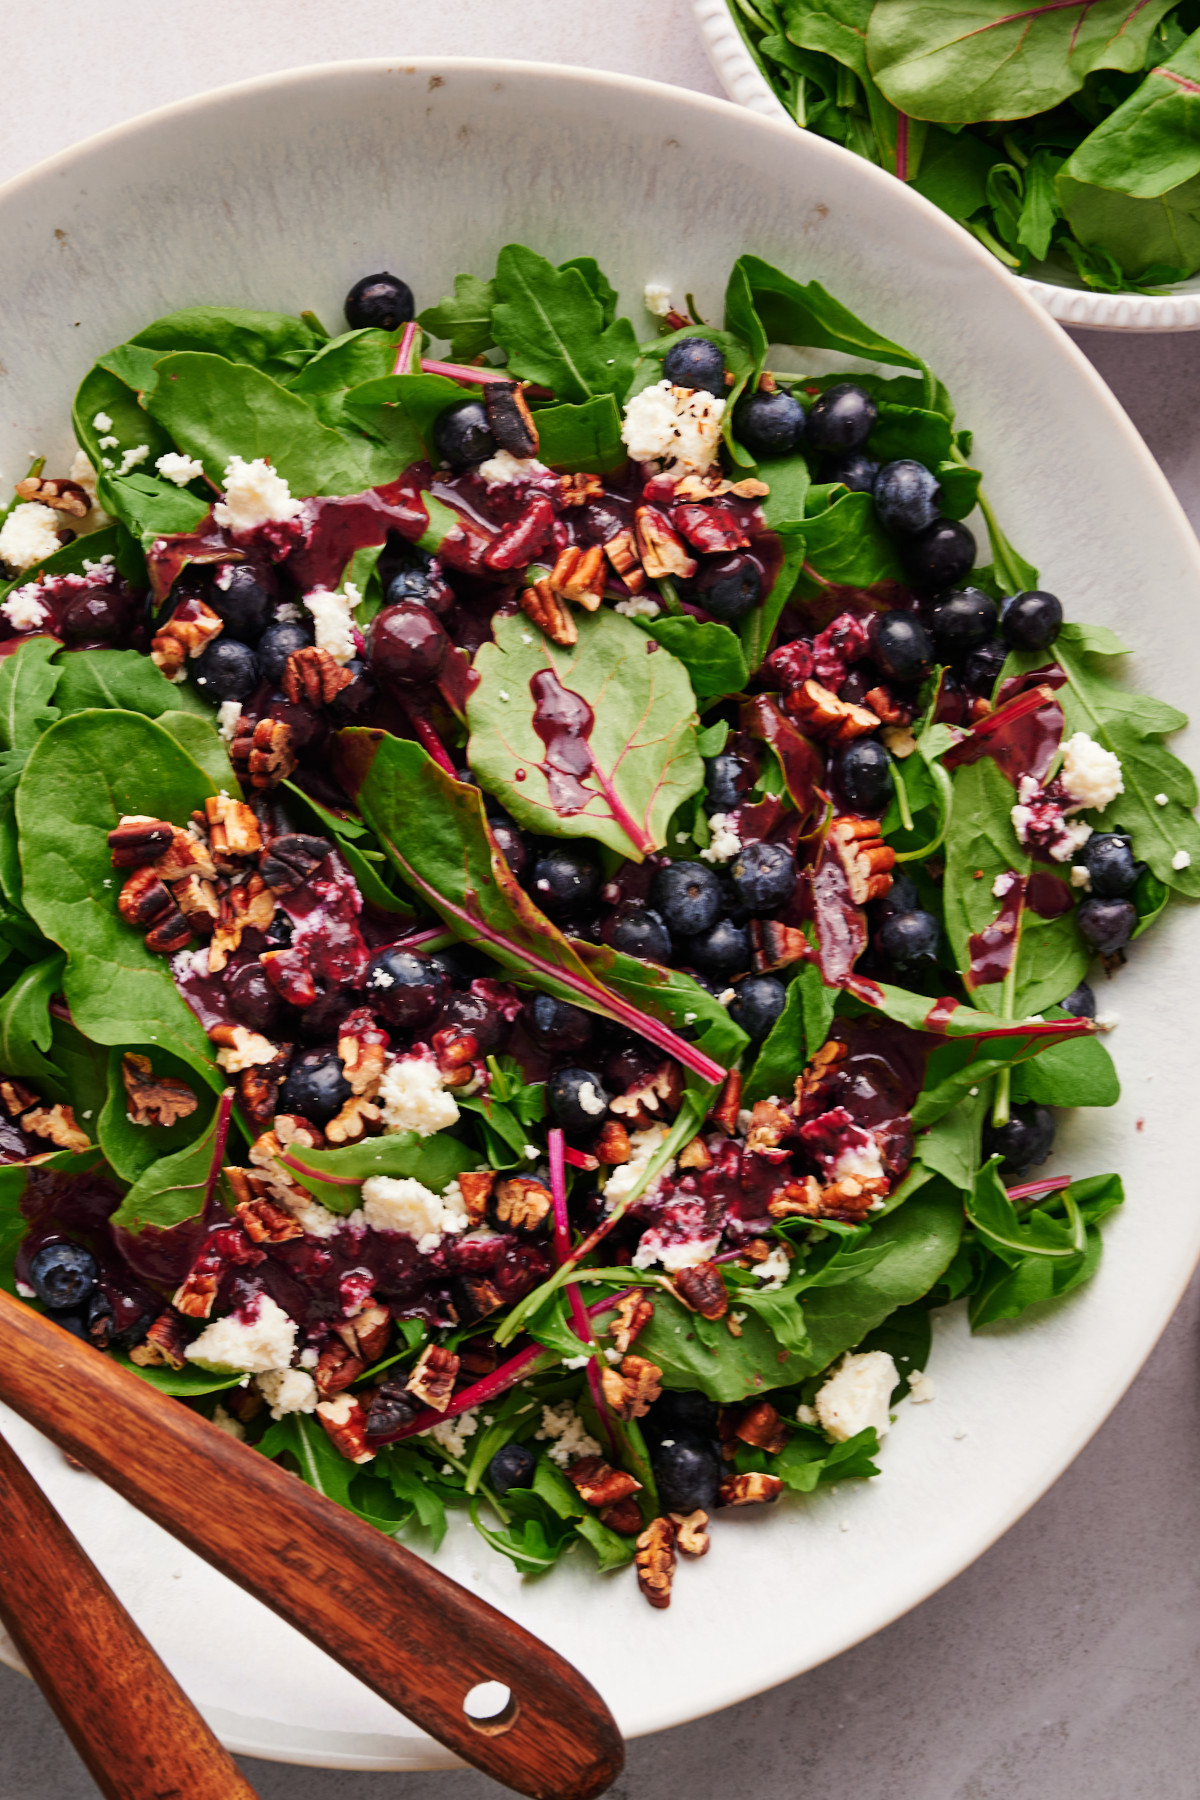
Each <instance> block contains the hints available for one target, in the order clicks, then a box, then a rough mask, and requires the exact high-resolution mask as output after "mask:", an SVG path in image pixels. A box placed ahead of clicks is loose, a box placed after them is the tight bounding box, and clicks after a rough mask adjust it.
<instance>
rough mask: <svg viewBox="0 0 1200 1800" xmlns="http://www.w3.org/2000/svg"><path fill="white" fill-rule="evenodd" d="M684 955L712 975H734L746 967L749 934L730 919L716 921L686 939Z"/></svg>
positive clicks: (748, 963)
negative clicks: (685, 952)
mask: <svg viewBox="0 0 1200 1800" xmlns="http://www.w3.org/2000/svg"><path fill="white" fill-rule="evenodd" d="M687 952H688V956H689V957H690V958H691V959H692V960H693V961H694V962H696V963H697V964H699V966H700V968H702V969H708V970H710V971H711V972H712V973H713V974H714V975H736V974H738V973H739V972H740V971H741V970H742V969H748V968H749V967H750V934H749V932H748V931H747V930H746V927H745V926H744V925H735V924H734V922H733V920H732V919H718V920H717V922H716V924H715V925H710V926H709V928H708V930H707V931H702V932H699V933H698V934H697V935H696V936H695V937H692V938H689V939H688V945H687Z"/></svg>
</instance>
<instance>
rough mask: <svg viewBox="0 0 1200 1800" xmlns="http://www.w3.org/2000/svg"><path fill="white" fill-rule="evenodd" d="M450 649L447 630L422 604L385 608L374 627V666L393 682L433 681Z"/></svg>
mask: <svg viewBox="0 0 1200 1800" xmlns="http://www.w3.org/2000/svg"><path fill="white" fill-rule="evenodd" d="M449 649H450V639H449V638H448V637H447V636H446V633H445V630H444V629H443V627H442V626H441V624H439V622H438V620H437V619H435V618H434V616H433V614H432V613H431V612H430V610H429V608H428V607H427V606H422V605H421V603H420V601H419V600H401V601H399V602H398V603H397V604H396V605H395V606H385V607H384V609H383V611H382V612H380V613H377V614H376V617H375V623H374V624H373V625H372V627H371V663H372V666H373V667H374V668H375V669H377V670H378V672H379V674H381V675H383V676H384V677H386V678H387V679H389V680H392V681H402V682H423V681H432V679H433V677H434V676H435V675H436V674H437V672H438V670H439V669H440V668H441V666H442V664H443V663H444V662H445V660H446V656H447V653H448V652H449Z"/></svg>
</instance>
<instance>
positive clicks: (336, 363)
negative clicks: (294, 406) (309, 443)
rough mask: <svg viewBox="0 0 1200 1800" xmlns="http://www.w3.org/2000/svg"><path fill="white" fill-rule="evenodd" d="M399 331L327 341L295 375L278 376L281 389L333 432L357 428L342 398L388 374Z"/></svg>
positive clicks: (356, 333) (358, 333) (352, 333)
mask: <svg viewBox="0 0 1200 1800" xmlns="http://www.w3.org/2000/svg"><path fill="white" fill-rule="evenodd" d="M401 336H402V330H401V331H379V330H374V329H368V330H363V331H347V332H344V333H343V334H342V336H341V337H336V338H331V339H330V341H329V343H327V344H324V345H323V346H322V347H321V349H320V350H318V352H317V354H316V355H315V356H313V357H311V358H310V359H309V361H308V362H306V363H305V364H304V366H303V368H301V369H300V370H298V371H297V373H296V374H294V375H291V376H290V377H289V376H284V377H281V378H280V379H281V380H282V382H283V385H284V387H286V388H290V389H291V391H292V393H293V394H301V395H302V396H303V397H304V399H305V400H306V401H307V403H308V405H309V406H311V407H312V409H313V411H314V412H315V413H316V415H317V417H318V418H319V419H320V420H321V423H322V424H323V425H330V426H332V427H333V428H334V430H340V429H342V428H344V427H346V426H349V427H350V428H351V429H354V428H356V427H361V426H362V424H363V421H362V420H361V419H357V418H353V417H350V416H349V415H348V414H347V412H346V396H347V394H348V393H349V392H350V391H351V390H352V389H356V388H358V387H360V386H361V385H362V384H363V383H364V382H370V381H377V380H379V379H380V377H382V376H389V375H391V373H392V370H393V367H394V365H395V361H396V352H397V350H398V349H399V347H400V338H401Z"/></svg>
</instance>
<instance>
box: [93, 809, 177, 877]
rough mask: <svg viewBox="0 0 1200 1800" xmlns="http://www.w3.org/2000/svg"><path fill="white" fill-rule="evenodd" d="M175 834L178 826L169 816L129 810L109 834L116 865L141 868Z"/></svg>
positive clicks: (159, 851)
mask: <svg viewBox="0 0 1200 1800" xmlns="http://www.w3.org/2000/svg"><path fill="white" fill-rule="evenodd" d="M174 835H175V827H174V825H172V824H170V823H169V822H168V821H167V820H166V819H153V818H151V817H149V815H148V814H144V813H126V814H125V816H124V817H123V818H122V820H121V823H120V824H119V825H118V826H117V828H116V830H115V831H110V832H109V834H108V847H109V849H110V850H111V851H112V860H113V867H114V869H140V868H141V867H142V865H143V864H144V863H152V862H155V861H156V860H157V858H158V857H160V856H161V855H162V853H163V851H164V850H165V849H166V848H167V846H168V845H169V844H170V842H171V839H172V837H173V836H174Z"/></svg>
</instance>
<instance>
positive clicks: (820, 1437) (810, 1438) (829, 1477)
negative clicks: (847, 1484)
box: [764, 1425, 879, 1494]
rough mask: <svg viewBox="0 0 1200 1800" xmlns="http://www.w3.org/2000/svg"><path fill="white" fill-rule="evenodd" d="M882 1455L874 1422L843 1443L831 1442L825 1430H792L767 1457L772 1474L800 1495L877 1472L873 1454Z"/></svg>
mask: <svg viewBox="0 0 1200 1800" xmlns="http://www.w3.org/2000/svg"><path fill="white" fill-rule="evenodd" d="M878 1455H879V1439H878V1437H877V1436H876V1434H875V1428H874V1426H873V1425H868V1427H867V1429H866V1430H865V1431H859V1432H856V1433H855V1435H854V1436H853V1437H852V1438H847V1439H846V1440H845V1442H844V1443H841V1444H831V1443H830V1441H829V1439H828V1438H827V1437H826V1436H825V1435H824V1433H823V1432H818V1431H810V1430H806V1429H805V1428H803V1427H802V1428H801V1429H800V1430H799V1431H795V1432H793V1433H792V1435H791V1437H790V1438H789V1439H788V1441H787V1443H786V1445H785V1446H784V1448H783V1449H782V1450H781V1451H780V1452H779V1455H778V1456H773V1457H771V1458H769V1459H764V1460H766V1462H767V1467H769V1469H770V1471H771V1473H772V1474H773V1475H779V1476H781V1477H782V1478H783V1482H784V1484H785V1486H787V1487H790V1488H791V1489H792V1491H793V1492H794V1493H797V1494H811V1493H813V1492H815V1490H816V1489H817V1488H818V1487H826V1486H828V1485H829V1483H830V1482H834V1481H852V1480H858V1479H861V1478H868V1477H870V1476H872V1475H878V1473H879V1466H878V1464H877V1463H875V1462H873V1461H872V1460H871V1459H872V1457H875V1456H878Z"/></svg>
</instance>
